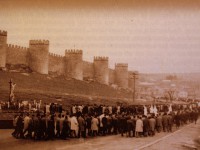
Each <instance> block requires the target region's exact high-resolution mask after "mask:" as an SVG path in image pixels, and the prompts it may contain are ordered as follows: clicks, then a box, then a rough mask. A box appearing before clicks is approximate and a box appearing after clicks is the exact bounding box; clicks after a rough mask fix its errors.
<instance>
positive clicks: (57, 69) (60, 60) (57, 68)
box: [48, 53, 65, 75]
mask: <svg viewBox="0 0 200 150" xmlns="http://www.w3.org/2000/svg"><path fill="white" fill-rule="evenodd" d="M48 68H49V72H53V73H56V74H57V75H64V73H65V58H64V57H63V56H60V55H56V54H53V53H49V67H48Z"/></svg>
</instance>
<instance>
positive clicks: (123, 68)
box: [115, 63, 128, 88]
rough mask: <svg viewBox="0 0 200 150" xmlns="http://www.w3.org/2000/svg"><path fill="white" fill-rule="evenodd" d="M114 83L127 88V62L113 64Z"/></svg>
mask: <svg viewBox="0 0 200 150" xmlns="http://www.w3.org/2000/svg"><path fill="white" fill-rule="evenodd" d="M115 83H116V84H117V85H118V86H120V87H123V88H128V64H123V63H118V64H115Z"/></svg>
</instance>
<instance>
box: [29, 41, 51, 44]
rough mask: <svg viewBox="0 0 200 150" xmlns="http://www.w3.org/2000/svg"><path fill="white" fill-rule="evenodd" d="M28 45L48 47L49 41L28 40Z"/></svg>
mask: <svg viewBox="0 0 200 150" xmlns="http://www.w3.org/2000/svg"><path fill="white" fill-rule="evenodd" d="M29 44H30V45H49V40H30V41H29Z"/></svg>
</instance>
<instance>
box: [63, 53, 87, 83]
mask: <svg viewBox="0 0 200 150" xmlns="http://www.w3.org/2000/svg"><path fill="white" fill-rule="evenodd" d="M65 74H66V75H67V76H68V77H70V78H74V79H77V80H83V51H82V50H66V51H65Z"/></svg>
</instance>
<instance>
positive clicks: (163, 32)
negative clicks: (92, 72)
mask: <svg viewBox="0 0 200 150" xmlns="http://www.w3.org/2000/svg"><path fill="white" fill-rule="evenodd" d="M0 30H6V31H7V32H8V43H9V44H15V45H19V46H24V47H28V46H29V40H31V39H45V40H49V41H50V47H49V51H50V52H51V53H56V54H60V55H63V56H64V53H65V50H66V49H82V50H83V59H84V60H86V61H90V62H93V57H94V56H108V57H109V67H110V68H114V66H115V63H128V69H129V70H137V71H139V72H141V73H194V72H200V65H199V64H200V1H199V0H160V1H159V0H73V1H70V0H56V1H53V0H45V1H43V0H33V1H32V0H29V1H27V0H0Z"/></svg>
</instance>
